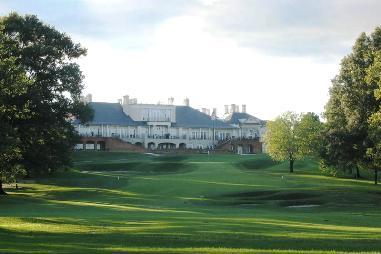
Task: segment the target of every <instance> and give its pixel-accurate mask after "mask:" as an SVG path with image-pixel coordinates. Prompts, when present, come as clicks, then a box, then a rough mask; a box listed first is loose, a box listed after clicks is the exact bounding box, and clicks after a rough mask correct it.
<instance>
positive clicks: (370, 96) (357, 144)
mask: <svg viewBox="0 0 381 254" xmlns="http://www.w3.org/2000/svg"><path fill="white" fill-rule="evenodd" d="M380 42H381V28H376V29H375V31H374V32H373V33H372V34H371V35H369V36H368V35H366V34H365V33H362V34H361V35H360V36H359V38H358V39H357V41H356V43H355V45H354V46H353V49H352V52H351V53H350V54H349V55H348V56H346V57H345V58H344V59H343V60H342V62H341V68H340V72H339V74H338V75H337V76H336V77H335V79H334V80H333V81H332V87H331V89H330V99H329V101H328V103H327V105H326V108H325V113H324V116H325V118H326V124H325V130H324V135H323V136H322V146H321V150H320V155H321V157H322V160H323V162H324V165H327V166H329V167H333V168H336V169H343V170H346V169H349V170H352V169H356V170H357V172H359V171H358V170H359V168H360V167H363V166H365V165H367V166H370V165H371V164H372V163H371V161H373V162H375V160H374V159H375V157H374V156H373V157H372V156H370V155H371V154H374V153H375V151H376V150H377V145H376V143H375V135H373V134H372V132H374V131H373V130H371V128H372V122H373V126H376V125H375V121H376V119H377V116H376V115H374V114H375V113H376V112H377V111H378V110H379V104H380V103H379V98H377V96H378V93H379V92H378V91H379V90H378V89H377V88H378V87H379V80H380V72H379V71H380V56H379V54H380V53H379V51H380V50H381V43H380ZM375 95H376V96H375ZM373 164H374V163H373ZM357 176H358V177H359V175H357Z"/></svg>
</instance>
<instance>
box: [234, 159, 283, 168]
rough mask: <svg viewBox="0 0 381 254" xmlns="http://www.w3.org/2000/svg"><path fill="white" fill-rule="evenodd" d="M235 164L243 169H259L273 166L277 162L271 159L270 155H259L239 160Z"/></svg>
mask: <svg viewBox="0 0 381 254" xmlns="http://www.w3.org/2000/svg"><path fill="white" fill-rule="evenodd" d="M237 164H238V166H239V167H241V168H243V169H245V170H259V169H267V168H271V167H274V166H276V165H278V164H279V163H278V162H275V161H273V160H272V159H271V158H270V157H261V158H255V159H251V160H245V161H240V162H238V163H237Z"/></svg>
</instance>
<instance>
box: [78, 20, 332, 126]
mask: <svg viewBox="0 0 381 254" xmlns="http://www.w3.org/2000/svg"><path fill="white" fill-rule="evenodd" d="M207 26H208V24H207V23H206V22H205V21H204V20H203V19H202V18H200V17H197V16H192V15H187V16H181V17H175V18H171V19H168V20H167V21H165V22H163V23H161V25H160V26H158V27H157V28H156V29H155V31H154V33H153V38H152V41H153V45H152V46H150V47H148V48H146V49H145V50H139V51H131V50H125V51H121V50H119V49H117V48H113V47H110V45H108V44H107V43H104V42H102V41H98V42H94V41H93V40H90V41H88V42H86V41H85V44H87V45H88V46H89V55H88V57H86V58H85V59H83V60H82V62H81V66H82V68H83V70H84V72H85V73H86V74H87V78H86V84H88V92H91V93H93V95H94V98H95V99H96V100H100V101H116V99H117V98H121V96H122V95H124V94H129V95H131V96H133V97H138V98H139V101H140V102H146V103H156V102H158V101H162V102H166V100H167V98H168V97H172V96H173V97H175V99H176V101H175V102H176V103H177V104H181V103H182V99H183V98H185V97H190V99H191V105H192V106H194V107H196V108H201V107H209V108H212V107H218V111H219V114H220V115H221V113H222V112H223V111H222V110H223V105H224V104H231V103H238V104H247V106H248V110H249V112H250V113H253V114H255V115H257V116H258V117H261V118H264V119H268V118H272V117H275V116H276V115H277V114H279V113H280V112H282V111H284V110H286V109H289V110H296V111H301V109H303V111H314V112H321V111H322V101H326V99H327V91H328V86H329V85H330V78H332V77H333V75H334V73H335V72H336V71H337V65H336V64H326V63H324V64H323V63H316V62H314V61H313V60H312V59H310V58H303V57H269V56H266V55H264V54H263V53H261V52H260V51H258V50H254V49H250V48H245V47H240V46H239V45H238V44H237V43H236V41H235V40H233V39H231V38H226V37H218V36H214V35H212V34H210V33H209V32H208V31H207V29H206V27H207ZM84 40H85V39H84ZM95 84H98V85H95Z"/></svg>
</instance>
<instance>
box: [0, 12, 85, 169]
mask: <svg viewBox="0 0 381 254" xmlns="http://www.w3.org/2000/svg"><path fill="white" fill-rule="evenodd" d="M0 36H1V41H0V47H1V59H0V61H1V62H2V66H8V67H9V68H8V69H10V71H5V72H3V73H2V75H3V76H2V77H1V80H2V81H4V80H5V81H4V82H2V85H3V86H4V87H5V90H4V91H2V92H1V94H0V96H1V98H0V101H1V104H0V107H1V108H2V109H3V110H5V111H6V112H7V115H6V116H5V118H6V121H5V123H6V124H3V123H2V127H3V128H4V129H5V132H4V133H5V134H4V135H3V137H2V139H4V140H5V139H7V140H8V141H7V142H8V143H9V145H6V146H4V147H2V149H3V151H6V153H3V155H4V154H9V155H10V157H9V158H12V159H10V160H11V161H14V163H15V164H17V165H18V166H20V167H24V168H25V169H26V170H27V172H28V174H29V175H33V174H43V173H47V172H51V171H53V170H56V169H58V168H60V167H65V166H67V165H69V164H70V154H71V151H72V147H73V145H74V143H75V141H76V139H77V135H76V132H75V130H74V128H73V126H72V125H71V123H70V118H71V117H73V116H76V117H79V118H81V116H82V115H85V113H86V114H87V116H91V112H90V110H89V108H88V106H87V105H85V104H84V103H82V102H81V100H80V95H81V91H82V89H83V85H82V80H83V75H82V73H81V71H80V68H79V65H78V64H77V63H76V62H75V59H77V58H78V57H81V56H83V55H85V54H86V50H85V49H84V48H83V47H81V45H79V44H76V43H73V42H72V40H71V39H70V37H69V36H67V35H66V34H64V33H61V32H59V31H57V30H56V29H55V28H54V27H51V26H49V25H46V24H44V23H43V22H41V21H40V20H39V19H38V18H37V17H36V16H34V15H26V16H20V15H18V14H16V13H12V14H10V15H8V16H5V17H2V18H0ZM10 61H11V62H10ZM4 70H6V69H4ZM12 70H17V75H16V74H15V73H14V72H12ZM12 79H15V81H14V82H11V81H10V80H12ZM24 81H25V82H24ZM14 86H16V87H19V88H20V91H21V92H19V93H17V92H16V93H10V92H9V91H11V90H12V89H14ZM14 103H17V106H16V108H15V109H17V110H19V109H22V110H24V109H26V110H28V112H27V114H26V115H27V117H19V115H18V112H17V110H15V111H9V110H10V109H12V108H13V106H14V105H13V104H14ZM89 112H90V114H89ZM3 117H4V116H3ZM86 118H89V117H84V119H85V120H86ZM2 141H3V140H2ZM5 143H6V142H5ZM5 143H4V144H5ZM8 143H7V144H8ZM6 147H8V148H6ZM12 151H13V152H12ZM16 162H17V163H16ZM7 165H11V164H10V163H8V164H7ZM3 168H5V167H4V166H3ZM8 171H9V170H7V172H8Z"/></svg>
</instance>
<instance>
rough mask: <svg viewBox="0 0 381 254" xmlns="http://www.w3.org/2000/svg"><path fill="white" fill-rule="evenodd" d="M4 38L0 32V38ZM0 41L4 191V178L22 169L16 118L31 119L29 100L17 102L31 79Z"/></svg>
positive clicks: (1, 174)
mask: <svg viewBox="0 0 381 254" xmlns="http://www.w3.org/2000/svg"><path fill="white" fill-rule="evenodd" d="M4 40H5V38H4V37H3V36H2V34H1V33H0V41H1V42H3V41H4ZM5 53H6V52H5V50H4V48H3V47H2V44H1V43H0V123H1V124H0V194H4V191H3V189H2V183H3V182H11V181H14V180H15V177H16V176H20V175H22V174H23V173H24V172H25V171H24V168H23V167H22V165H20V159H21V157H22V156H21V149H20V143H21V141H20V139H19V137H18V131H19V130H18V128H17V126H16V125H15V124H14V123H15V122H18V121H22V120H27V119H30V111H31V110H30V107H29V104H28V103H22V102H20V98H25V97H26V90H27V87H28V86H29V85H30V84H31V80H30V79H29V78H28V77H27V76H26V75H25V73H24V72H23V70H22V69H21V68H20V67H19V66H17V65H16V58H15V57H7V56H6V54H5Z"/></svg>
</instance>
